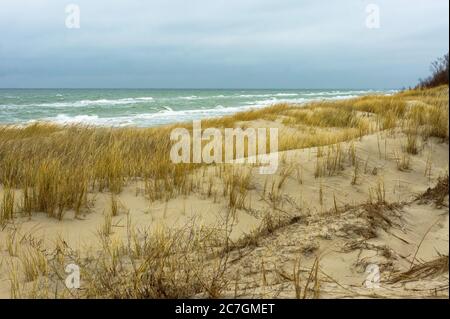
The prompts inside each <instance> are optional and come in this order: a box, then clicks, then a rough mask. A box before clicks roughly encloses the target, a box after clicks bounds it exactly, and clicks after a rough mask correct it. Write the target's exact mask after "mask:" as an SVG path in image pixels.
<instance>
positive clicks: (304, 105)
mask: <svg viewBox="0 0 450 319" xmlns="http://www.w3.org/2000/svg"><path fill="white" fill-rule="evenodd" d="M0 92H1V91H0ZM136 92H138V93H139V94H137V93H136ZM169 93H170V94H169ZM169 93H167V92H164V91H157V92H139V91H134V92H133V97H129V96H120V94H122V95H123V94H126V93H124V92H119V93H118V92H110V93H109V94H112V95H111V96H101V97H100V96H98V97H97V96H95V94H97V93H95V91H93V92H90V94H92V95H91V96H89V97H86V96H84V95H86V94H87V93H86V91H84V92H81V93H80V92H77V91H73V92H71V93H70V91H64V92H61V93H55V91H54V90H51V91H41V92H39V91H36V92H33V93H32V94H37V95H39V94H40V95H41V97H40V100H39V99H38V100H39V101H37V102H36V97H35V98H34V100H33V102H32V103H31V102H30V101H27V100H26V99H27V98H30V97H27V96H23V95H21V93H20V92H19V93H17V92H16V93H14V92H13V91H8V92H3V93H2V95H1V96H2V104H3V105H9V108H8V107H6V106H5V107H4V109H5V112H2V114H1V117H0V119H1V122H2V124H0V226H1V227H0V258H1V259H0V260H1V262H0V297H1V298H21V297H33V298H54V297H57V298H199V297H200V298H206V297H207V298H219V297H220V298H307V299H308V298H435V297H439V298H448V237H449V228H448V227H449V214H448V212H449V209H448V168H449V155H448V152H449V144H448V141H449V135H448V86H439V87H437V88H433V89H416V90H405V91H398V92H397V91H393V90H385V91H369V90H361V91H357V90H340V91H338V90H328V91H327V90H317V91H311V90H309V91H308V90H300V91H295V90H294V91H290V90H278V91H267V92H264V91H245V90H240V91H202V92H199V91H197V92H179V91H177V92H175V93H174V92H169ZM14 94H16V95H14ZM27 94H29V93H27ZM56 94H62V96H56ZM65 94H66V96H64V95H65ZM70 94H72V95H75V96H70ZM77 94H83V97H82V98H80V96H78V95H77ZM164 94H166V96H165V95H164ZM49 95H52V99H51V100H48V99H49V98H48V96H49ZM5 96H9V98H7V97H5ZM11 96H16V97H20V99H21V101H20V102H17V101H15V102H14V101H12V100H13V99H14V98H12V97H11ZM62 97H63V98H64V100H62V99H60V98H62ZM182 97H184V98H185V99H184V100H183V99H181V98H182ZM6 99H9V100H8V103H6V102H5V100H6ZM164 99H166V100H164ZM16 100H17V99H16ZM204 100H206V102H202V101H204ZM236 100H237V101H236ZM112 101H115V102H112ZM186 101H188V102H189V103H193V104H189V103H186ZM198 103H200V104H198ZM202 103H205V104H204V105H203V104H202ZM27 105H28V106H27ZM29 105H33V109H34V110H35V109H36V105H38V106H37V108H38V109H39V110H40V112H41V113H40V114H39V115H36V113H33V118H31V115H29V114H30V112H28V113H27V107H30V106H29ZM211 106H212V108H211ZM152 107H153V108H154V109H153V110H152V111H151V108H152ZM93 108H94V109H93ZM102 108H104V110H103V111H102V110H101V109H102ZM2 110H3V109H2ZM94 110H95V111H94ZM90 111H92V114H90V113H89V112H90ZM102 112H104V113H102ZM27 114H28V115H27ZM99 114H100V115H99ZM197 119H201V120H202V128H203V129H207V128H215V129H218V130H219V131H220V132H221V131H223V130H225V129H226V128H241V129H249V128H250V129H251V128H254V129H270V128H272V129H273V128H276V129H277V132H278V139H277V143H278V144H277V146H278V151H277V158H278V162H277V163H278V166H277V169H276V171H275V173H274V174H266V175H265V174H260V173H259V168H260V165H261V163H259V162H258V161H253V162H252V161H249V158H247V161H245V160H244V161H243V162H244V163H240V162H242V160H241V161H239V158H235V159H234V162H233V163H212V164H207V163H202V162H198V163H195V162H193V163H180V164H175V163H173V162H172V161H171V160H170V157H169V155H170V149H171V146H172V144H173V143H172V141H171V139H170V134H171V132H172V131H173V130H174V129H176V128H183V129H185V130H186V131H187V132H190V133H192V132H193V130H192V129H193V124H192V122H191V121H192V120H197ZM203 146H204V145H203ZM247 155H248V154H245V155H244V158H245V157H246V156H247ZM245 162H246V163H245ZM67 265H76V266H77V267H79V269H80V272H81V276H80V277H81V286H80V287H79V288H77V289H70V288H67V284H66V283H65V281H64V278H66V276H67V271H66V267H67Z"/></svg>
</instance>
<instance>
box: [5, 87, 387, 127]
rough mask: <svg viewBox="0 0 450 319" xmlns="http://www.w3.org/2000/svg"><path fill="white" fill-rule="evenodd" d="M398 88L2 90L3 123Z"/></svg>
mask: <svg viewBox="0 0 450 319" xmlns="http://www.w3.org/2000/svg"><path fill="white" fill-rule="evenodd" d="M394 92H395V91H394V90H385V91H374V90H107V89H105V90H63V89H58V90H56V89H55V90H2V89H0V124H2V123H13V124H27V123H33V122H36V121H47V122H52V123H58V124H87V125H100V126H142V127H145V126H152V125H159V124H167V123H174V122H185V121H191V120H193V119H201V118H209V117H218V116H223V115H227V114H232V113H236V112H239V111H246V110H250V109H256V108H261V107H266V106H269V105H272V104H276V103H285V102H286V103H294V104H298V105H300V106H301V104H303V103H305V102H308V101H312V100H330V99H333V100H338V99H348V98H353V97H357V96H361V95H364V94H392V93H394Z"/></svg>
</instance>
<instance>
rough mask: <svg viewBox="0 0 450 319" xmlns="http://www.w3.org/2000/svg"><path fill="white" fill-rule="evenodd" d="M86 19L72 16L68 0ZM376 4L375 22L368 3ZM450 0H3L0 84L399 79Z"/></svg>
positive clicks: (438, 44)
mask: <svg viewBox="0 0 450 319" xmlns="http://www.w3.org/2000/svg"><path fill="white" fill-rule="evenodd" d="M70 3H74V4H77V5H79V8H80V28H79V29H69V28H67V27H66V25H65V21H66V18H67V13H66V12H65V9H66V5H67V4H70ZM370 3H374V4H377V5H378V6H379V9H380V12H379V13H380V28H368V27H367V26H366V19H367V16H368V13H367V12H366V7H367V5H368V4H370ZM448 11H449V1H448V0H386V1H381V0H379V1H378V0H369V1H365V0H321V1H317V0H311V1H310V0H305V1H302V0H189V1H187V0H149V1H144V0H141V1H139V0H122V1H119V0H109V1H103V0H100V1H99V0H96V1H92V0H73V1H67V2H66V1H61V0H33V1H29V0H0V87H96V88H99V87H124V88H125V87H142V88H401V87H406V86H410V85H414V84H415V83H416V82H417V79H418V78H420V77H425V76H426V75H427V74H428V71H429V64H430V62H431V61H432V60H433V59H435V58H436V57H438V56H442V55H443V54H444V53H446V52H447V51H448V47H449V42H448V41H449V40H448V39H449V14H448Z"/></svg>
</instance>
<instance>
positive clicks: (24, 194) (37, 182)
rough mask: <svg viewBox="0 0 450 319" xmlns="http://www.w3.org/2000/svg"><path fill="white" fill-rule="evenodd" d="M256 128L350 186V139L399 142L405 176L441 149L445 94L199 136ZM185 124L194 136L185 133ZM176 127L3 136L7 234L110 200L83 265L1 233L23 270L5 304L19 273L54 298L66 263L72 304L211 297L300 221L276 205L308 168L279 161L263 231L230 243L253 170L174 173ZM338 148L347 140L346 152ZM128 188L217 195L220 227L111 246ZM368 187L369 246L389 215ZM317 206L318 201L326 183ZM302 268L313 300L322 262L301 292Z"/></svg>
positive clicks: (228, 123)
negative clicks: (77, 275) (233, 269)
mask: <svg viewBox="0 0 450 319" xmlns="http://www.w3.org/2000/svg"><path fill="white" fill-rule="evenodd" d="M253 120H266V121H269V122H270V123H273V121H277V124H279V125H282V127H283V128H282V129H283V130H286V132H288V134H280V140H279V150H281V151H282V150H290V149H298V148H306V147H317V153H316V154H315V155H316V158H315V160H316V167H315V172H314V176H315V177H316V178H322V177H325V176H334V175H338V174H340V173H341V172H342V171H343V170H344V169H345V167H352V168H353V172H352V175H353V176H352V178H351V179H352V184H355V185H356V184H359V183H362V182H363V181H362V180H363V179H362V178H360V175H361V170H362V168H361V167H360V161H361V159H360V158H359V156H361V154H358V151H357V149H356V147H355V144H354V143H353V141H354V140H355V139H359V138H362V137H363V136H364V135H366V134H369V133H374V132H379V131H381V130H389V131H392V132H394V131H396V130H397V131H399V132H401V133H403V134H405V136H406V144H405V145H404V147H405V152H404V154H403V155H402V157H399V160H398V162H397V163H398V169H400V170H408V169H410V158H411V157H412V156H414V154H417V153H418V152H420V145H421V143H422V141H425V140H426V139H428V138H430V137H437V138H440V139H441V140H442V141H448V122H447V121H448V87H440V88H436V89H432V90H426V91H425V90H414V91H406V92H402V93H399V94H396V95H394V96H367V97H361V98H356V99H350V100H345V101H335V102H330V101H328V102H326V101H319V102H313V103H308V104H307V105H304V106H302V107H299V106H298V105H288V104H278V105H275V106H272V107H269V108H265V109H260V110H255V111H249V112H242V113H238V114H235V115H232V116H228V117H223V118H220V119H210V120H205V121H203V122H202V127H203V128H207V127H219V128H226V127H235V126H244V125H246V122H249V121H253ZM247 124H248V123H247ZM182 126H184V127H186V128H187V129H191V126H190V125H189V124H183V125H182ZM172 128H174V126H167V127H160V128H147V129H138V128H115V129H109V128H96V127H84V126H56V125H49V124H42V123H38V124H33V125H29V126H26V127H15V126H3V127H0V185H1V188H2V198H1V201H0V224H1V225H3V226H5V225H7V224H8V223H9V222H10V221H12V220H14V218H15V217H16V216H20V215H24V216H32V215H33V214H35V213H45V214H47V215H48V216H49V217H51V218H57V219H59V220H63V219H64V218H65V216H66V214H67V213H69V212H70V213H72V214H73V215H74V216H75V217H77V216H79V215H80V214H83V213H84V212H87V211H88V210H89V208H90V200H89V195H90V194H92V193H96V192H108V193H110V195H111V197H110V205H109V206H110V207H108V209H106V210H105V212H104V220H103V222H102V224H101V226H100V227H99V229H98V237H99V242H100V243H101V245H102V249H100V250H99V251H96V252H95V254H94V255H90V256H83V257H81V256H80V255H79V254H78V253H75V252H71V251H70V250H67V249H65V248H64V247H63V245H62V244H61V243H57V247H56V248H55V251H57V252H58V254H57V255H54V256H51V257H52V258H49V257H50V256H49V254H46V253H44V252H43V251H41V250H40V249H39V247H34V246H31V247H28V248H24V247H22V241H23V237H20V236H19V235H17V234H16V233H11V234H10V235H9V236H7V243H6V247H7V250H8V252H9V254H10V256H11V257H12V258H18V260H19V265H20V272H18V271H17V267H15V268H14V269H15V271H12V272H11V273H10V280H11V292H12V293H11V295H12V297H22V296H24V295H26V293H25V292H24V291H21V287H20V284H19V281H20V280H21V275H23V278H25V281H30V282H31V281H38V280H39V278H40V277H42V276H47V277H48V280H49V282H48V283H41V284H42V285H44V286H45V285H47V288H46V289H42V291H52V289H53V288H49V287H57V285H55V283H57V282H60V277H61V276H59V275H58V274H60V269H61V265H62V264H64V263H67V262H68V261H72V262H75V263H77V264H79V265H81V266H82V269H83V274H82V276H83V282H84V289H82V290H80V291H77V292H75V295H73V296H71V297H83V298H187V297H194V296H206V297H211V298H217V297H220V296H221V294H222V291H223V290H224V289H225V287H226V286H227V284H228V283H227V280H226V276H225V272H226V270H227V267H228V265H229V261H228V258H229V253H230V252H231V251H233V250H237V249H241V248H244V247H250V246H256V245H258V241H259V239H260V238H261V237H263V236H267V235H270V234H272V233H274V232H275V231H276V230H277V229H279V228H280V227H284V226H286V225H290V224H292V223H295V222H298V221H299V220H301V218H302V216H301V215H300V214H298V215H293V214H288V213H287V212H286V211H285V210H284V207H283V203H286V202H289V200H288V199H286V196H285V194H283V188H285V185H286V184H287V183H290V182H291V180H290V178H292V177H293V178H292V179H293V180H294V181H298V183H300V184H301V183H303V176H302V175H303V171H302V169H301V167H300V168H298V167H291V166H289V165H287V163H285V165H283V167H282V168H281V169H280V170H279V172H278V175H277V176H275V178H273V179H272V180H271V181H269V180H268V179H266V182H265V185H264V191H263V194H262V196H261V200H263V201H266V202H267V203H269V205H268V208H267V211H262V212H261V214H262V218H261V225H260V227H259V228H257V229H256V230H254V231H253V232H251V233H250V234H247V235H246V236H244V237H242V238H240V239H239V240H237V241H236V242H230V239H229V236H230V233H231V228H232V227H231V226H230V225H231V224H233V222H234V221H235V219H236V212H237V210H240V209H242V210H250V209H251V208H250V207H249V206H248V204H249V202H250V200H249V199H248V196H249V194H250V193H251V192H250V191H251V190H252V189H253V185H252V177H253V176H252V175H251V170H250V169H249V168H248V167H245V166H244V167H242V166H241V167H237V166H234V165H217V166H216V167H214V174H213V176H211V175H208V174H204V176H199V171H201V169H200V170H198V169H197V168H199V167H200V165H201V164H178V165H175V164H173V163H172V162H171V161H170V158H169V155H170V148H171V146H172V143H171V141H170V131H171V129H172ZM342 142H349V143H348V145H349V148H348V150H347V149H344V146H343V145H344V143H342ZM380 158H381V149H380ZM282 160H283V159H282ZM367 161H368V160H367ZM367 161H366V165H365V166H366V167H365V168H364V172H366V170H367ZM200 175H201V174H200ZM205 176H206V181H205ZM130 181H139V182H141V183H142V185H143V191H142V192H143V193H144V194H145V196H146V197H147V198H148V200H149V201H151V202H153V201H168V200H170V199H171V198H174V197H177V196H179V195H189V194H191V193H195V192H198V193H201V194H203V195H206V196H207V197H214V198H216V197H218V196H219V197H220V196H223V198H225V200H226V203H227V205H226V206H227V219H226V221H225V223H224V225H221V227H217V228H214V229H208V228H201V227H197V226H195V221H193V222H192V224H189V225H186V227H184V228H182V229H176V230H175V229H159V230H157V231H151V232H150V231H149V230H147V229H137V228H135V227H134V226H133V225H132V222H131V219H130V216H129V215H127V216H126V218H127V238H126V240H123V239H122V238H116V237H117V236H115V235H116V234H114V223H113V220H114V218H116V217H117V216H119V217H118V218H120V217H122V216H123V215H121V213H120V208H121V204H120V202H119V201H118V199H117V197H116V195H117V194H119V193H120V192H121V191H122V190H123V188H124V187H125V186H126V185H127V183H129V182H130ZM363 186H365V187H370V194H371V198H370V200H369V202H368V203H367V204H365V205H364V206H363V207H362V209H363V214H365V216H366V217H367V220H368V224H369V228H370V229H369V230H368V231H367V236H366V237H367V238H370V237H371V236H373V234H374V232H375V229H376V228H379V227H382V228H387V227H390V226H391V225H392V223H393V221H392V219H391V218H390V215H388V214H387V213H388V212H392V211H393V210H394V208H395V207H392V206H390V205H389V204H387V203H386V189H385V185H384V182H383V180H382V179H379V180H378V182H377V183H376V184H375V185H372V186H367V185H363ZM139 191H140V190H139ZM447 192H448V176H447V177H446V178H445V179H442V180H440V182H439V184H438V186H437V187H436V188H434V189H430V190H429V191H428V192H427V193H425V194H424V195H423V196H422V197H421V199H422V200H433V201H435V202H436V203H440V204H441V205H442V203H443V202H444V199H445V195H446V194H447ZM318 197H319V202H320V203H323V197H324V194H323V189H322V185H321V186H320V191H319V194H318ZM333 200H334V212H333V214H335V215H336V214H339V213H340V212H341V211H343V210H344V207H338V205H337V202H336V197H335V196H333ZM296 211H297V212H300V211H301V208H299V207H296ZM441 264H442V261H441V262H440V263H439V265H441ZM419 266H421V265H419ZM419 266H415V267H419ZM431 266H433V265H430V267H431ZM433 267H434V268H433ZM433 267H431V268H433V269H435V268H436V267H435V266H433ZM447 268H448V257H447ZM299 269H300V265H299V264H296V266H295V267H294V274H293V278H292V282H293V283H294V287H295V291H296V297H298V298H318V297H319V295H320V281H319V279H318V272H319V260H318V259H317V260H316V261H315V262H314V265H313V267H312V269H310V272H309V275H308V278H306V280H305V282H304V283H302V282H300V276H299ZM413 269H414V268H413ZM413 269H412V270H413ZM427 269H428V268H427ZM412 270H411V271H412ZM416 270H417V271H424V270H419V269H416ZM427 271H428V270H426V272H427ZM39 287H40V286H39ZM60 293H61V295H58V294H56V297H61V296H67V293H68V292H67V291H66V290H64V289H62V291H60ZM70 293H72V292H70ZM50 295H52V294H51V293H50ZM53 296H55V295H53Z"/></svg>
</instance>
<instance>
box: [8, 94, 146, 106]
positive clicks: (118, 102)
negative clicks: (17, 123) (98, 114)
mask: <svg viewBox="0 0 450 319" xmlns="http://www.w3.org/2000/svg"><path fill="white" fill-rule="evenodd" d="M143 101H146V102H150V101H153V97H149V96H148V97H137V98H124V99H116V100H110V99H100V100H80V101H75V102H52V103H39V104H9V105H7V106H9V107H17V108H20V107H49V108H63V107H89V106H110V105H127V104H137V103H142V102H143ZM1 106H5V105H0V107H1Z"/></svg>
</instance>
